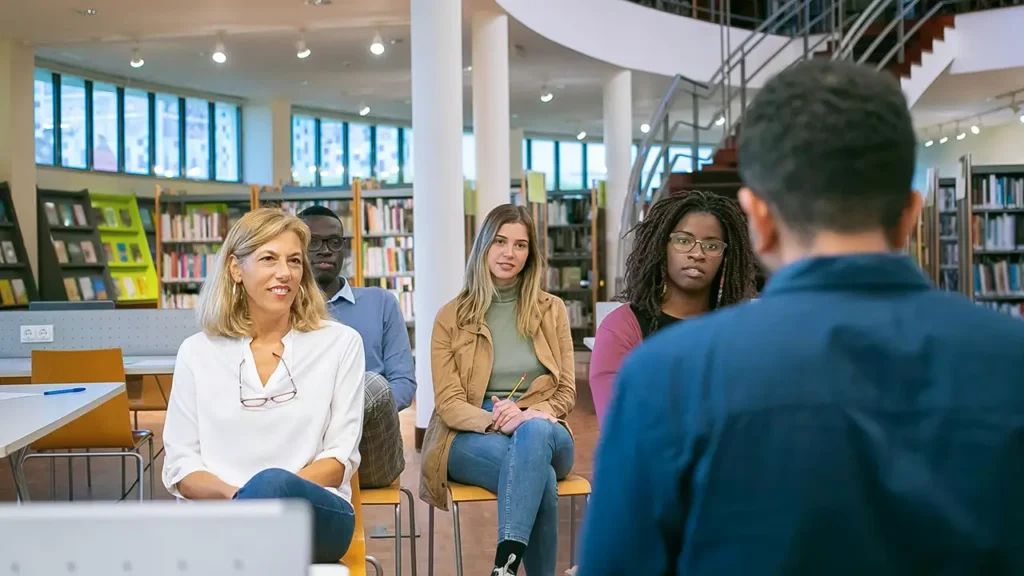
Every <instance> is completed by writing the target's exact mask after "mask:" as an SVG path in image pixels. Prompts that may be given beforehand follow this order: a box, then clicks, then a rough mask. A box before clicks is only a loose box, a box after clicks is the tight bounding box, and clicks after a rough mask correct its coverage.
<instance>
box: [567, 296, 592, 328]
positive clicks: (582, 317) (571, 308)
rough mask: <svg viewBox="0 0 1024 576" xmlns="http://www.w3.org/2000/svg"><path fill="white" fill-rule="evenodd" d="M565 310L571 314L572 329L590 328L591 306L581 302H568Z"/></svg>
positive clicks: (570, 325)
mask: <svg viewBox="0 0 1024 576" xmlns="http://www.w3.org/2000/svg"><path fill="white" fill-rule="evenodd" d="M565 309H566V310H568V312H569V327H570V328H589V327H590V312H589V310H590V306H589V304H587V303H584V302H581V301H579V300H566V301H565Z"/></svg>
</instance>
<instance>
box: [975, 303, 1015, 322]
mask: <svg viewBox="0 0 1024 576" xmlns="http://www.w3.org/2000/svg"><path fill="white" fill-rule="evenodd" d="M978 305H979V306H984V307H985V308H990V309H992V310H995V311H996V312H1001V313H1003V314H1006V315H1008V316H1012V317H1014V318H1019V319H1022V320H1024V302H1020V303H1018V302H978Z"/></svg>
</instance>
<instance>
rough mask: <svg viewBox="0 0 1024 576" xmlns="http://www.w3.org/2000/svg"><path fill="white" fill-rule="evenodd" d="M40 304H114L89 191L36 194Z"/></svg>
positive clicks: (115, 289) (114, 288)
mask: <svg viewBox="0 0 1024 576" xmlns="http://www.w3.org/2000/svg"><path fill="white" fill-rule="evenodd" d="M36 201H37V203H38V222H39V237H38V241H39V285H40V296H41V298H42V299H43V300H115V299H117V297H118V294H119V292H118V287H117V285H115V284H114V282H113V281H112V279H111V277H110V269H109V268H108V267H107V261H106V258H105V257H104V254H103V242H102V241H101V240H100V234H99V230H98V224H99V222H98V221H97V215H96V212H95V210H93V208H92V201H91V200H90V196H89V191H88V190H79V191H63V190H42V189H37V190H36Z"/></svg>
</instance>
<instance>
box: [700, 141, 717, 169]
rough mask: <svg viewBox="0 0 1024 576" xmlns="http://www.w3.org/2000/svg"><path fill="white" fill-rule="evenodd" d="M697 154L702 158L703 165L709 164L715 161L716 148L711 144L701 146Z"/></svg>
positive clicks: (701, 163)
mask: <svg viewBox="0 0 1024 576" xmlns="http://www.w3.org/2000/svg"><path fill="white" fill-rule="evenodd" d="M697 156H698V157H699V158H700V165H701V166H709V165H711V164H713V163H714V161H715V149H714V148H712V147H711V146H701V147H700V148H698V149H697Z"/></svg>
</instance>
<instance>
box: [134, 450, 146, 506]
mask: <svg viewBox="0 0 1024 576" xmlns="http://www.w3.org/2000/svg"><path fill="white" fill-rule="evenodd" d="M135 457H136V458H137V459H138V461H139V462H138V465H139V467H138V471H139V502H145V501H146V494H145V490H143V489H142V478H143V477H144V476H145V474H146V461H145V460H144V459H143V458H142V454H139V453H138V452H135Z"/></svg>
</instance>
